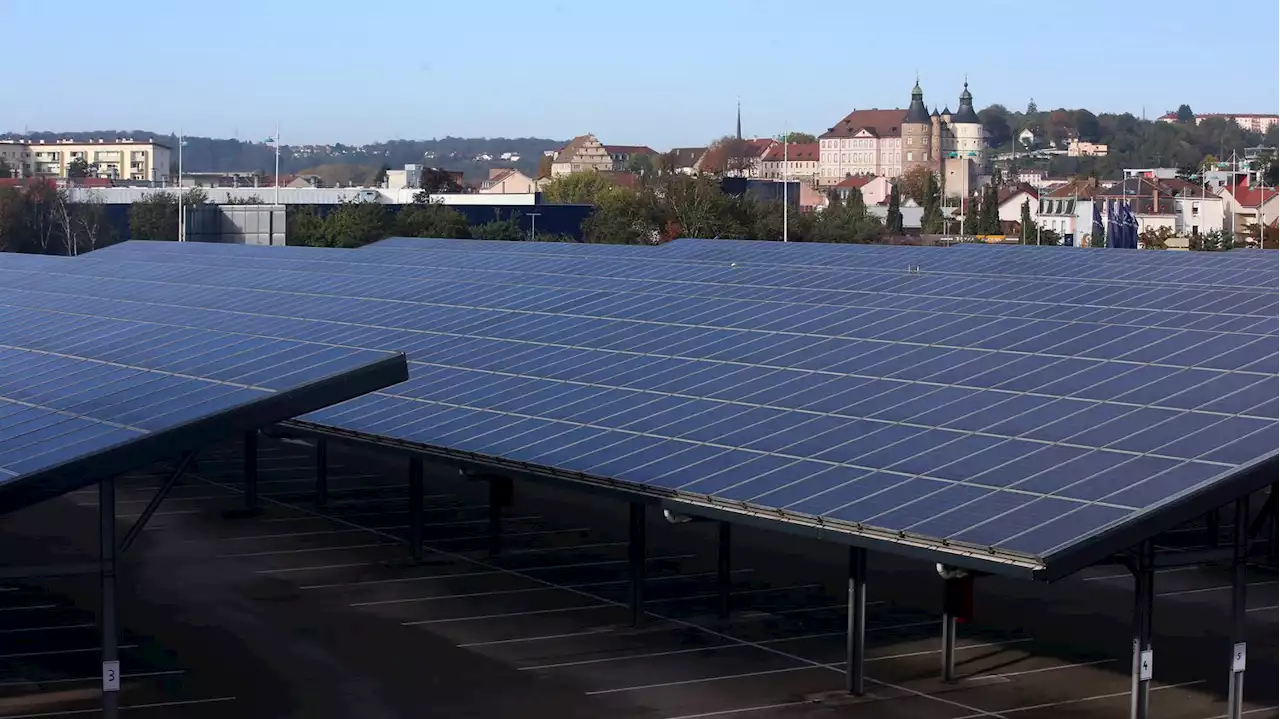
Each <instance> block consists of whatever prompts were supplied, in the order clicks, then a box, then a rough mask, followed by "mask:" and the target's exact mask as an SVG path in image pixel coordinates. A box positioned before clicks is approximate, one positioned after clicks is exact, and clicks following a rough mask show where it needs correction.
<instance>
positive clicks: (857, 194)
mask: <svg viewBox="0 0 1280 719" xmlns="http://www.w3.org/2000/svg"><path fill="white" fill-rule="evenodd" d="M844 204H845V206H847V207H848V208H849V211H850V212H851V213H853V214H854V215H855V216H857V217H865V216H866V214H867V201H866V200H864V199H863V197H862V190H860V189H858V188H857V187H850V188H849V198H848V199H847V200H846V201H845V203H844Z"/></svg>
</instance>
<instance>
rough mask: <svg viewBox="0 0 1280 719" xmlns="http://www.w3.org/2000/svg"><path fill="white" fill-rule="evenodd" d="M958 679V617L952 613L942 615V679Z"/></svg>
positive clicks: (949, 680) (951, 680) (948, 680)
mask: <svg viewBox="0 0 1280 719" xmlns="http://www.w3.org/2000/svg"><path fill="white" fill-rule="evenodd" d="M955 680H956V618H955V616H954V615H952V614H950V613H945V612H944V613H943V615H942V681H944V682H954V681H955Z"/></svg>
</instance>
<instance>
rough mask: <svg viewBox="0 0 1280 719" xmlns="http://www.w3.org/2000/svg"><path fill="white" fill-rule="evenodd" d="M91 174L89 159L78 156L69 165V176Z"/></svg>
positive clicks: (86, 175)
mask: <svg viewBox="0 0 1280 719" xmlns="http://www.w3.org/2000/svg"><path fill="white" fill-rule="evenodd" d="M88 176H89V161H88V160H86V159H84V158H83V157H77V158H76V159H74V160H72V161H71V162H70V163H69V164H68V165H67V177H72V178H77V179H78V178H82V177H88Z"/></svg>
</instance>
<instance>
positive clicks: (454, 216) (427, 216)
mask: <svg viewBox="0 0 1280 719" xmlns="http://www.w3.org/2000/svg"><path fill="white" fill-rule="evenodd" d="M521 219H522V215H521V214H520V213H519V212H518V211H512V212H510V213H505V214H504V213H503V212H502V211H500V210H495V211H494V217H493V219H491V220H488V221H486V222H481V223H478V224H471V223H469V222H468V221H467V217H466V215H464V214H462V213H461V212H458V211H457V210H455V209H453V208H451V207H449V206H448V205H445V204H442V203H439V202H432V201H429V200H428V199H427V195H426V193H419V194H418V197H417V198H416V200H415V201H414V202H413V203H412V204H410V205H406V206H404V207H402V208H400V210H399V211H398V212H396V211H395V210H394V209H393V208H392V207H390V206H388V205H383V204H379V203H377V202H344V203H342V204H341V205H338V206H337V207H333V208H331V209H330V210H329V211H328V212H322V211H321V210H320V209H319V208H316V207H312V206H309V205H292V206H290V207H289V208H288V209H287V210H286V214H285V222H286V228H287V236H288V242H289V244H290V245H305V246H309V247H348V248H350V247H363V246H364V245H367V244H369V243H371V242H377V241H378V240H381V239H385V238H387V237H394V236H400V237H444V238H453V239H463V240H465V239H476V240H525V239H528V234H527V233H526V232H525V230H524V227H523V225H522V223H521ZM537 239H538V240H542V241H547V242H565V241H572V238H570V237H566V236H563V235H551V234H545V233H544V234H539V235H538V236H537Z"/></svg>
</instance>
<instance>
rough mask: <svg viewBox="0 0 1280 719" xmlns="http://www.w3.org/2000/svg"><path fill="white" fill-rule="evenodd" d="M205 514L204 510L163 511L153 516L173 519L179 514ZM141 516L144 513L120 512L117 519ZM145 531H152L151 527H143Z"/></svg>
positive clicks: (153, 513) (154, 513) (152, 514)
mask: <svg viewBox="0 0 1280 719" xmlns="http://www.w3.org/2000/svg"><path fill="white" fill-rule="evenodd" d="M203 512H204V510H203V509H163V510H160V511H159V512H152V513H151V516H152V517H171V516H174V515H178V514H202V513H203ZM141 516H142V512H120V513H119V514H117V515H116V517H117V518H119V519H130V518H137V517H141ZM143 529H144V530H147V529H151V525H147V526H146V527H143Z"/></svg>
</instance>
